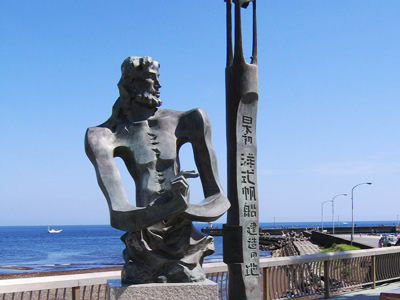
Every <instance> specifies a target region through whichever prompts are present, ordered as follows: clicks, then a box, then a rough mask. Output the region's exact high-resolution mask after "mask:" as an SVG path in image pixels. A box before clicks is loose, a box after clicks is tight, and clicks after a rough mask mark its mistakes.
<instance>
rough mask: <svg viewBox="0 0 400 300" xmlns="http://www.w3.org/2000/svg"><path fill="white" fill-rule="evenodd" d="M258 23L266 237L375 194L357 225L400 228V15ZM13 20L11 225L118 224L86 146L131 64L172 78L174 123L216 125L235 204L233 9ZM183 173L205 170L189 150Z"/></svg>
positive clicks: (324, 6) (394, 8)
mask: <svg viewBox="0 0 400 300" xmlns="http://www.w3.org/2000/svg"><path fill="white" fill-rule="evenodd" d="M257 9H258V42H259V45H258V46H259V47H258V53H259V58H258V62H259V104H258V121H257V142H258V194H259V199H260V221H262V222H273V220H274V217H275V219H276V221H277V222H278V221H279V222H285V221H286V222H288V221H294V222H296V221H298V222H300V221H315V222H318V221H320V218H321V203H322V202H323V201H326V200H330V199H332V198H333V197H334V196H336V195H338V194H341V193H349V194H350V192H351V189H352V187H353V186H355V185H356V184H358V183H361V182H366V181H372V182H373V184H372V185H371V186H368V185H362V186H359V187H357V188H356V189H355V190H354V207H355V208H354V211H355V220H356V221H357V220H360V221H361V220H393V221H395V220H396V218H397V215H398V214H400V209H398V208H397V205H398V203H399V194H400V184H399V183H400V157H399V150H400V130H399V129H400V128H399V127H400V126H399V118H398V115H399V113H400V101H399V100H400V88H399V82H400V71H399V66H400V55H399V53H400V34H399V30H400V18H399V17H398V16H399V13H400V2H399V1H396V0H392V1H390V0H387V1H375V0H360V1H356V0H350V1H349V0H346V1H345V0H335V1H333V0H329V1H321V0H308V1H285V0H269V1H266V0H259V1H258V3H257ZM243 13H244V20H243V22H244V24H243V26H244V40H245V45H244V48H245V57H246V58H249V57H250V48H251V47H250V46H251V43H250V31H249V27H250V10H246V11H243ZM0 15H1V16H0V36H1V42H0V54H1V56H0V57H1V58H0V60H1V72H0V99H1V100H0V111H1V113H2V117H1V118H0V128H1V136H2V141H1V148H0V149H1V153H0V154H1V156H0V170H1V172H0V182H1V185H0V203H1V207H2V208H1V210H0V225H63V224H108V208H107V204H106V201H105V199H104V197H103V195H102V193H101V191H100V189H99V187H98V185H97V182H96V178H95V173H94V169H93V167H92V165H91V163H90V162H89V160H88V159H87V157H86V155H85V153H84V148H83V137H84V133H85V130H86V128H87V127H90V126H95V125H98V124H100V123H102V122H103V121H105V120H106V119H107V118H108V117H109V115H110V113H111V107H112V105H113V103H114V101H115V100H116V99H117V97H118V90H117V83H118V80H119V77H120V65H121V63H122V61H123V60H124V59H125V58H126V57H128V56H130V55H138V56H143V55H149V56H152V57H153V58H154V59H156V60H158V61H159V62H160V63H161V68H160V73H161V76H160V80H161V84H162V85H163V87H162V89H161V98H162V99H163V106H162V107H164V108H171V109H176V110H188V109H191V108H194V107H202V108H203V109H204V110H205V111H206V113H207V114H208V116H209V118H210V120H211V124H212V126H213V136H212V139H213V144H214V148H215V150H216V153H217V156H218V165H219V173H220V179H221V182H222V184H223V186H224V187H225V188H226V142H225V83H224V82H225V78H224V69H225V57H226V44H225V43H226V42H225V35H226V32H225V3H224V1H223V0H220V1H187V0H180V1H165V0H146V1H132V0H131V1H125V0H121V1H96V2H90V1H11V0H5V1H1V2H0ZM182 160H183V166H182V167H183V168H185V169H192V168H193V167H194V166H193V163H192V161H191V155H190V147H187V146H185V149H184V151H183V153H182ZM118 164H119V165H121V164H120V162H118ZM121 167H122V165H121ZM122 177H123V180H124V184H125V186H126V187H127V193H128V196H129V197H130V199H131V202H133V203H134V195H133V189H134V186H133V182H132V181H131V180H129V178H127V175H126V173H124V172H122ZM190 183H191V187H192V189H191V197H192V201H194V202H196V201H199V200H200V198H201V197H202V195H201V190H200V186H199V183H198V182H196V181H195V180H193V179H192V181H191V182H190ZM338 215H339V218H340V220H350V219H351V199H350V195H349V196H347V197H338V198H336V199H335V220H336V219H337V218H338ZM324 216H325V218H326V219H325V220H326V222H329V221H330V220H331V209H330V205H325V206H324ZM224 221H225V217H223V218H221V219H220V222H224Z"/></svg>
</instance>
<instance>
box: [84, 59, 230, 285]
mask: <svg viewBox="0 0 400 300" xmlns="http://www.w3.org/2000/svg"><path fill="white" fill-rule="evenodd" d="M121 70H122V76H121V79H120V81H119V83H118V88H119V92H120V97H119V98H118V99H117V101H116V102H115V104H114V106H113V111H112V115H111V117H110V118H109V119H108V120H107V121H106V122H104V123H103V124H101V125H99V126H97V127H91V128H89V129H88V130H87V132H86V136H85V149H86V153H87V155H88V157H89V159H90V161H91V162H92V164H93V165H94V167H95V170H96V175H97V180H98V183H99V186H100V188H101V190H102V192H103V194H104V196H105V198H106V199H107V203H108V207H109V211H110V223H111V225H112V226H113V227H115V228H117V229H120V230H124V231H126V233H125V234H124V235H123V236H122V237H121V239H122V241H123V242H124V243H125V245H126V248H125V250H124V252H123V256H124V259H125V265H124V268H123V271H122V281H123V282H124V283H150V282H195V281H202V280H204V278H205V276H204V271H203V270H202V268H201V265H202V262H203V258H204V257H205V256H207V255H210V254H212V253H213V252H214V245H213V238H212V237H210V236H205V235H203V234H202V233H200V232H198V231H196V230H195V228H194V227H193V225H192V221H205V222H210V221H214V220H216V219H218V218H219V217H220V216H221V215H222V214H223V213H224V212H225V211H226V210H227V209H228V208H229V206H230V204H229V201H228V199H227V198H226V196H225V194H224V192H223V190H222V188H221V185H220V182H219V179H218V172H217V163H216V157H215V153H214V150H213V147H212V145H211V129H210V123H209V120H208V118H207V116H206V114H205V113H204V111H202V110H201V109H193V110H189V111H186V112H180V111H174V110H168V109H159V108H158V107H159V106H160V105H161V100H160V98H159V96H160V92H159V89H160V87H161V85H160V82H159V78H158V76H159V71H158V70H159V63H158V62H156V61H154V60H153V59H152V58H151V57H147V56H145V57H135V56H132V57H128V58H127V59H125V60H124V62H123V63H122V66H121ZM187 142H189V143H191V144H192V148H193V155H194V160H195V163H196V166H197V171H198V173H196V172H194V171H190V172H188V171H183V170H181V169H180V165H179V156H178V154H179V149H180V147H181V146H182V145H183V144H185V143H187ZM114 157H121V158H122V160H123V161H124V162H125V165H126V167H127V169H128V171H129V173H130V175H131V176H132V178H133V180H134V182H135V186H136V199H135V200H136V205H135V206H133V205H132V204H131V203H130V202H129V201H128V199H127V196H126V193H125V191H124V188H123V186H122V183H121V178H120V174H119V171H118V168H117V166H116V164H115V162H114ZM197 176H200V179H201V183H202V186H203V192H204V200H203V201H201V202H200V203H199V204H190V203H189V184H188V181H187V179H188V178H191V177H197Z"/></svg>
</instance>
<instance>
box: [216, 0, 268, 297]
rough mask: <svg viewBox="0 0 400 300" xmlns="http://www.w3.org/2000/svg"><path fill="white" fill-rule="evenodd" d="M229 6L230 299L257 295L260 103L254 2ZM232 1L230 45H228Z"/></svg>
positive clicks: (237, 0) (226, 259) (242, 0)
mask: <svg viewBox="0 0 400 300" xmlns="http://www.w3.org/2000/svg"><path fill="white" fill-rule="evenodd" d="M225 1H226V5H227V16H226V18H227V66H226V69H225V78H226V79H225V83H226V136H227V160H228V166H227V167H228V178H227V179H228V189H227V190H228V199H229V201H230V203H231V207H230V209H229V210H228V216H227V224H225V225H224V237H223V247H224V262H225V263H226V264H227V265H228V272H229V287H228V289H229V292H228V299H229V300H250V299H252V300H253V299H261V289H260V268H259V257H258V256H259V233H258V231H259V230H258V228H259V225H258V218H259V216H258V201H259V199H258V194H257V145H256V120H257V104H258V68H257V30H256V27H257V26H256V0H252V1H251V0H225ZM251 2H252V4H253V5H252V6H253V51H252V56H251V62H250V63H247V62H246V61H245V59H244V56H243V48H242V32H241V9H242V8H247V7H248V5H249V4H250V3H251ZM232 3H234V4H235V5H234V16H235V20H234V23H235V26H234V37H235V43H234V47H232V46H233V43H232Z"/></svg>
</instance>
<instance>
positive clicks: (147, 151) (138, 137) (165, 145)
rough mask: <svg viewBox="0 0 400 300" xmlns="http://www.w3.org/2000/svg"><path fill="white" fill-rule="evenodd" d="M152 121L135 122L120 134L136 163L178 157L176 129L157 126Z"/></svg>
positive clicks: (120, 138) (121, 140)
mask: <svg viewBox="0 0 400 300" xmlns="http://www.w3.org/2000/svg"><path fill="white" fill-rule="evenodd" d="M151 125H153V124H152V123H151V122H140V123H135V124H132V125H130V126H129V128H126V129H125V132H123V133H122V134H121V135H120V136H119V140H120V142H122V144H123V145H124V146H125V147H128V148H129V150H130V151H129V152H130V153H131V155H133V156H134V157H133V158H134V160H135V162H136V164H148V163H150V162H154V161H156V160H171V159H172V160H175V159H176V137H175V130H172V129H171V128H170V127H168V126H166V127H161V126H159V125H160V124H158V123H157V126H151Z"/></svg>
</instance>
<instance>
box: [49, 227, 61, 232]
mask: <svg viewBox="0 0 400 300" xmlns="http://www.w3.org/2000/svg"><path fill="white" fill-rule="evenodd" d="M61 231H62V229H50V227H47V232H48V233H60V232H61Z"/></svg>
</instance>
